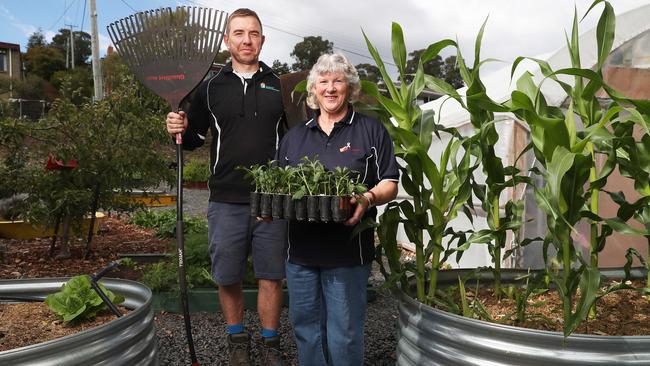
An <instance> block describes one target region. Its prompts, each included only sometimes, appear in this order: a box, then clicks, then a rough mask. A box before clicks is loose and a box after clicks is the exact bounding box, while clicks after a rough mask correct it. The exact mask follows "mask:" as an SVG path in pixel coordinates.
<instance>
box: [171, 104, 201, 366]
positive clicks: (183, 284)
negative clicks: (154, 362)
mask: <svg viewBox="0 0 650 366" xmlns="http://www.w3.org/2000/svg"><path fill="white" fill-rule="evenodd" d="M171 104H172V106H174V107H173V111H174V112H175V113H178V112H180V108H178V107H176V106H177V105H178V104H177V103H171ZM176 173H177V177H176V178H177V187H176V246H177V250H178V284H179V287H180V291H181V293H180V298H181V299H180V300H181V309H182V311H183V321H184V323H185V335H186V336H187V345H188V348H189V351H190V359H191V361H192V366H198V365H199V362H198V360H197V357H196V350H195V349H194V339H193V337H192V323H191V321H190V309H189V302H188V298H187V278H186V276H185V237H184V226H185V223H184V222H183V138H182V134H181V133H177V134H176Z"/></svg>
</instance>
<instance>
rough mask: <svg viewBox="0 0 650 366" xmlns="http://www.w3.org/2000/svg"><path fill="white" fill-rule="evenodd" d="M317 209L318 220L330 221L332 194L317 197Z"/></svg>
mask: <svg viewBox="0 0 650 366" xmlns="http://www.w3.org/2000/svg"><path fill="white" fill-rule="evenodd" d="M318 204H319V206H318V211H319V212H320V221H322V222H330V221H332V196H319V197H318Z"/></svg>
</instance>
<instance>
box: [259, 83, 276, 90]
mask: <svg viewBox="0 0 650 366" xmlns="http://www.w3.org/2000/svg"><path fill="white" fill-rule="evenodd" d="M260 89H265V90H273V91H276V92H279V90H278V89H276V88H274V87H273V86H271V85H266V83H260Z"/></svg>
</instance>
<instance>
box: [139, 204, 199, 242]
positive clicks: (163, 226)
mask: <svg viewBox="0 0 650 366" xmlns="http://www.w3.org/2000/svg"><path fill="white" fill-rule="evenodd" d="M183 220H184V227H183V232H184V233H185V234H191V233H201V232H203V231H206V232H207V230H208V222H207V220H206V219H202V218H198V217H192V216H184V217H183ZM129 223H131V224H135V225H138V226H142V227H145V228H149V229H157V230H158V231H157V232H156V236H157V237H159V238H173V237H174V236H176V209H172V210H164V211H157V210H156V211H154V210H142V211H137V212H135V213H134V214H133V215H132V216H131V219H130V220H129Z"/></svg>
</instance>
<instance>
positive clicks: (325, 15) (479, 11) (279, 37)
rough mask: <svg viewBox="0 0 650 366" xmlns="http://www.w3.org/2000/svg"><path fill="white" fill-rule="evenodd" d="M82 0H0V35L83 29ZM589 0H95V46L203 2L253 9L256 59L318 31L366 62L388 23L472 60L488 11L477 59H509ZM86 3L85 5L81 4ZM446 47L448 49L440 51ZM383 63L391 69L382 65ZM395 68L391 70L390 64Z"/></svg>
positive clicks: (419, 41)
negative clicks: (147, 15) (259, 28)
mask: <svg viewBox="0 0 650 366" xmlns="http://www.w3.org/2000/svg"><path fill="white" fill-rule="evenodd" d="M87 2H88V0H0V19H3V21H2V22H0V42H9V43H16V44H19V45H20V46H21V50H22V51H23V52H24V51H25V48H26V45H27V39H28V37H29V36H30V35H31V34H33V33H34V32H35V31H37V30H38V29H39V28H40V29H41V30H42V32H43V33H44V34H45V36H46V39H48V40H51V38H52V36H53V35H54V34H56V33H57V32H58V30H59V29H60V28H62V27H65V26H66V25H73V26H74V27H75V28H73V29H75V30H79V29H82V30H83V31H85V32H88V33H90V18H89V16H88V7H89V4H88V3H87ZM592 2H593V1H592V0H576V1H575V2H573V1H570V0H543V1H542V0H456V1H442V0H397V1H396V0H391V1H389V0H365V1H359V0H358V1H350V0H329V1H320V2H317V1H306V0H303V1H300V0H293V1H292V0H247V1H237V0H176V1H171V0H96V3H97V15H98V17H97V18H98V20H97V21H98V28H99V33H100V34H99V39H100V53H101V54H102V55H103V54H104V53H105V52H106V49H107V47H108V46H109V44H110V39H109V37H108V33H107V31H106V26H107V25H108V24H110V23H111V22H113V21H115V20H118V19H121V18H124V17H127V16H129V15H131V14H133V13H136V12H138V11H144V10H149V9H155V8H158V7H161V6H171V7H175V6H178V5H184V6H208V7H212V8H215V9H219V10H224V11H226V12H231V11H233V10H235V9H237V8H240V7H248V8H251V9H253V10H255V11H257V13H258V14H259V16H260V18H261V19H262V23H263V25H264V34H265V36H266V43H265V45H264V47H263V49H262V54H261V56H260V59H261V60H262V61H265V62H267V63H268V64H271V63H272V62H273V60H275V59H278V60H280V61H282V62H286V63H288V64H289V65H291V64H292V63H293V61H294V60H293V59H292V58H291V56H290V54H291V52H292V50H293V47H294V45H295V44H296V43H298V42H300V41H301V40H302V37H306V36H322V37H323V38H325V39H327V40H329V41H331V42H333V43H334V48H335V50H337V51H340V52H343V53H344V54H346V55H347V56H348V57H349V58H350V60H351V61H352V62H353V63H354V64H358V63H371V64H372V63H373V61H372V59H371V58H370V55H369V53H368V50H367V47H366V44H365V41H364V39H363V35H362V30H363V31H364V32H365V33H366V35H368V38H369V39H370V40H371V41H372V42H373V44H374V45H375V47H377V49H378V50H379V53H380V54H381V55H382V57H383V58H384V60H386V61H389V62H390V61H392V59H391V48H390V34H391V23H392V22H397V23H399V24H400V25H401V26H402V29H403V31H404V38H405V41H406V48H407V50H408V51H409V52H410V51H413V50H417V49H422V48H426V47H427V46H428V45H429V44H431V43H434V42H436V41H439V40H442V39H446V38H451V39H457V40H458V42H459V44H460V47H461V50H462V52H463V55H464V56H465V57H466V58H467V59H468V61H470V62H471V59H472V55H473V52H474V51H473V47H474V39H475V37H476V34H477V33H478V31H479V29H480V27H481V24H482V23H483V21H485V19H486V18H487V19H488V20H487V26H486V29H485V34H484V37H483V48H482V53H481V56H482V58H494V59H498V60H501V61H503V62H505V63H511V62H512V60H514V58H515V57H517V56H538V55H541V54H546V53H549V52H552V51H555V50H556V49H558V48H560V47H561V46H563V45H564V43H565V31H566V32H567V33H570V30H571V24H572V20H573V13H574V6H575V7H576V8H577V11H578V14H579V16H580V17H582V15H583V14H584V12H585V11H586V10H587V9H588V8H589V6H590V5H591V3H592ZM610 3H611V4H612V6H613V7H614V11H615V12H616V13H617V14H621V13H624V12H626V11H629V10H631V9H634V8H637V7H639V6H643V5H648V4H650V0H611V1H610ZM602 8H603V5H598V6H597V7H596V9H595V10H596V11H592V14H590V15H589V16H588V17H587V18H585V19H584V20H583V21H582V22H581V23H580V30H581V33H583V32H586V31H588V30H589V29H591V28H593V27H595V26H596V23H597V21H598V15H599V14H600V11H601V10H602ZM84 9H85V11H84ZM450 54H451V50H449V51H446V52H445V53H443V56H445V57H446V56H448V55H450ZM389 68H392V67H391V66H389ZM389 71H390V72H391V73H394V72H395V70H394V69H393V70H389Z"/></svg>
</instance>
